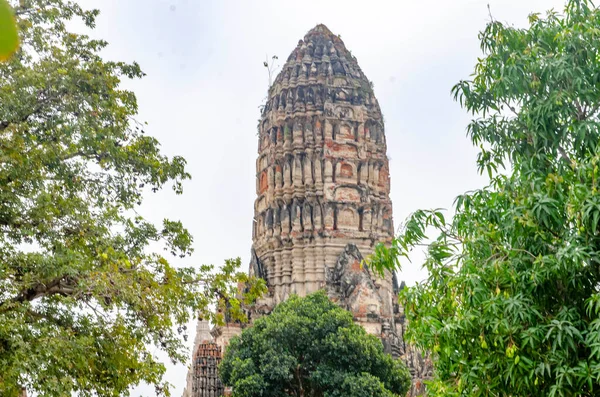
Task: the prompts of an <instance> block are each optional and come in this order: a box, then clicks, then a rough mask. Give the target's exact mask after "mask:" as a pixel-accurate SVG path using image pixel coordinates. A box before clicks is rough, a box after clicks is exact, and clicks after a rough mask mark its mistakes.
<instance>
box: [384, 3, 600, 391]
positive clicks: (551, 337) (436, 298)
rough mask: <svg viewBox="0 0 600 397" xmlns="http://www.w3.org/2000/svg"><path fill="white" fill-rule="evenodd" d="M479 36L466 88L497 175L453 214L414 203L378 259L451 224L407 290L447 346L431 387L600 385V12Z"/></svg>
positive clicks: (483, 157)
mask: <svg viewBox="0 0 600 397" xmlns="http://www.w3.org/2000/svg"><path fill="white" fill-rule="evenodd" d="M480 40H481V49H482V51H483V54H484V55H483V57H482V58H481V59H479V61H478V63H477V64H476V66H475V73H474V75H473V79H472V80H468V81H461V82H460V83H458V84H457V85H456V86H455V87H454V89H453V93H454V95H455V98H456V99H457V100H458V101H460V103H461V105H462V106H463V107H464V108H466V109H467V110H468V111H469V112H471V113H472V114H473V115H474V119H473V121H472V122H471V123H470V124H469V126H468V136H469V137H470V139H471V140H472V142H473V144H475V145H477V146H479V147H480V153H479V157H478V161H477V163H478V166H479V169H480V171H481V172H487V173H488V175H489V177H490V184H489V186H488V187H486V188H484V189H480V190H476V191H473V192H469V193H466V194H464V195H462V196H459V197H458V198H457V199H456V202H455V211H456V214H455V216H454V218H453V219H452V221H451V222H449V223H448V222H446V221H445V219H444V217H443V215H442V214H441V212H439V211H417V212H415V213H414V214H413V216H412V217H411V218H410V219H409V220H408V222H407V224H406V228H405V231H404V232H403V233H402V234H401V235H400V236H399V237H398V238H397V239H396V240H395V241H394V244H393V247H392V249H391V250H385V249H380V251H381V252H383V254H380V255H379V256H377V257H375V258H374V259H373V263H374V264H375V265H376V266H378V267H380V268H383V267H393V266H394V260H396V259H398V258H399V257H400V256H405V255H408V251H409V250H410V249H411V248H412V247H413V246H415V244H418V243H420V242H424V241H426V240H427V238H426V229H427V228H428V227H434V228H435V229H437V231H438V232H439V233H440V234H439V237H438V238H437V239H436V240H435V241H434V242H433V243H431V244H430V245H429V248H428V256H427V259H426V262H425V264H424V266H425V267H426V268H427V270H428V271H429V276H428V278H427V280H425V282H424V283H422V284H419V285H417V286H415V287H413V288H410V289H408V291H407V292H406V293H405V295H404V297H403V301H404V305H405V307H406V313H407V317H408V319H409V322H410V335H411V338H412V340H413V341H415V342H416V343H417V344H418V345H420V346H421V347H422V348H424V349H428V350H431V351H433V352H435V379H434V381H433V382H432V384H431V386H430V394H432V395H440V396H441V395H443V396H458V395H464V396H467V395H468V396H571V395H579V396H594V395H598V394H599V393H600V294H599V286H600V194H598V188H599V187H600V168H599V165H600V120H599V109H600V52H599V51H600V10H598V9H597V8H596V7H595V6H594V5H593V4H592V3H591V2H590V1H586V0H572V1H569V3H568V4H567V6H566V8H565V11H564V14H559V13H557V12H555V11H549V12H548V13H547V14H546V15H545V16H541V15H538V14H532V15H530V17H529V27H528V28H526V29H518V28H515V27H512V26H507V25H505V24H502V23H500V22H497V21H491V22H490V23H489V24H488V25H487V27H486V28H485V30H484V31H483V32H481V33H480ZM505 166H506V167H505Z"/></svg>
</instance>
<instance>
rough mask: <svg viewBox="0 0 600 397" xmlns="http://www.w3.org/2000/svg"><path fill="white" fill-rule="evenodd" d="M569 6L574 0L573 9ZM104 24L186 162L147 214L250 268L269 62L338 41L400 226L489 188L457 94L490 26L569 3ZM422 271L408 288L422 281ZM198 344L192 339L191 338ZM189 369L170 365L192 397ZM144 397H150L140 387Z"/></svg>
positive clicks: (266, 8)
mask: <svg viewBox="0 0 600 397" xmlns="http://www.w3.org/2000/svg"><path fill="white" fill-rule="evenodd" d="M565 1H566V0H565ZM80 3H82V5H84V6H86V7H96V8H99V9H100V10H101V11H102V13H101V15H100V17H99V19H98V27H97V30H96V32H95V33H93V36H94V37H99V38H103V39H106V40H107V41H108V42H109V43H110V47H109V48H108V49H107V50H106V52H105V55H106V58H108V59H112V60H123V61H134V60H135V61H137V62H139V63H140V64H141V66H142V69H143V70H144V71H145V72H146V73H147V74H148V76H147V77H146V78H144V79H143V80H141V81H137V82H135V83H128V84H127V87H128V88H131V89H133V90H134V91H135V93H136V94H137V97H138V100H139V105H140V119H141V120H145V121H147V122H148V123H149V127H148V128H147V132H148V133H149V134H151V135H153V136H155V137H157V138H158V139H159V140H160V142H161V143H162V146H163V149H164V152H165V153H166V154H169V155H174V154H178V155H182V156H184V157H185V158H186V159H187V161H188V171H189V172H190V173H191V174H192V180H191V181H189V182H187V183H186V184H185V191H184V194H183V195H182V196H175V195H174V194H173V193H172V192H171V191H170V190H169V189H167V190H166V191H165V192H163V193H159V194H156V195H150V196H149V197H148V198H147V200H146V202H145V204H144V207H143V212H144V213H145V214H146V215H147V216H148V217H149V218H151V219H154V220H155V221H157V222H160V221H162V219H163V218H165V217H167V218H170V219H180V220H182V221H183V222H184V224H185V225H186V226H187V228H188V229H189V230H190V231H191V233H192V234H193V236H194V240H195V253H194V255H193V257H192V258H191V259H190V260H189V261H186V264H187V265H191V266H198V265H200V264H202V263H207V264H208V263H213V264H221V263H223V260H224V259H225V258H230V257H237V256H240V257H242V260H243V263H244V264H247V263H248V262H249V256H250V255H249V254H250V245H251V225H252V216H253V203H254V198H255V159H256V155H257V137H256V131H257V130H256V126H257V120H258V118H259V116H260V114H259V109H258V107H259V105H260V104H261V103H262V101H263V99H264V98H265V96H266V92H267V84H268V75H267V71H266V69H265V68H264V67H263V65H262V63H263V61H264V60H265V56H266V55H267V54H268V55H269V56H271V55H277V56H279V58H280V61H281V62H280V64H283V63H284V61H285V59H287V56H288V55H289V53H290V52H291V51H292V50H293V49H294V48H295V46H296V44H297V42H298V40H300V39H301V38H303V37H304V34H305V33H306V32H307V31H308V30H310V29H311V28H313V27H314V26H315V25H316V24H318V23H324V24H326V25H327V26H328V27H329V28H330V29H331V31H333V32H334V33H336V34H340V35H341V38H342V40H343V41H344V42H345V44H346V46H347V48H348V49H349V50H351V51H352V54H354V55H355V56H356V57H357V59H358V62H359V64H360V66H361V68H362V70H363V71H364V72H365V74H366V75H367V77H368V78H369V79H370V80H371V81H373V82H374V84H375V94H376V96H377V98H378V100H379V103H380V105H381V108H382V111H383V114H384V117H385V122H386V134H387V142H388V155H389V157H390V158H391V161H390V174H391V178H392V191H391V198H392V201H393V204H394V219H395V225H396V226H398V225H399V224H400V223H401V222H402V220H403V219H405V218H406V216H407V215H408V214H410V213H411V212H412V211H414V210H416V209H418V208H439V207H442V208H450V207H451V204H452V201H453V199H454V197H456V196H457V195H458V194H461V193H463V192H464V191H466V190H470V189H474V188H477V187H480V186H482V185H483V184H484V183H485V179H484V178H482V177H480V176H479V175H478V174H477V170H476V165H475V156H476V150H475V149H474V148H472V146H471V143H470V142H469V141H468V139H467V138H466V136H465V128H466V125H467V123H468V122H469V120H470V117H469V116H468V115H467V113H466V112H465V111H463V110H462V109H461V108H460V107H459V105H458V104H457V103H455V102H453V100H452V98H451V96H450V89H451V87H452V86H453V85H454V84H455V83H457V82H458V81H459V80H460V79H465V78H468V76H469V75H470V74H471V73H472V71H473V66H474V65H475V62H476V59H477V57H478V56H479V55H480V51H479V42H478V39H477V34H478V32H479V31H480V30H481V29H482V28H483V27H484V26H485V23H486V22H487V21H488V20H489V15H488V9H487V6H486V5H487V4H488V3H489V4H490V6H491V11H492V14H493V16H494V18H495V19H496V20H500V21H503V22H504V21H505V22H509V23H511V24H514V25H516V26H526V21H527V19H526V18H527V15H528V14H529V13H530V12H532V11H545V10H547V9H549V8H552V7H556V8H557V9H559V10H562V7H563V5H564V1H562V0H429V1H419V0H413V1H407V0H394V1H391V0H390V1H378V0H370V1H364V0H363V1H354V0H335V1H334V0H303V1H289V0H265V1H258V0H252V1H250V0H237V1H233V0H231V1H230V0H102V1H98V0H81V1H80ZM418 257H419V255H417V260H415V261H414V263H413V264H406V265H405V267H404V269H403V271H402V273H401V275H400V279H401V280H405V281H406V282H407V283H408V284H409V285H410V284H414V282H416V281H419V280H421V279H423V277H424V274H423V273H422V271H421V270H420V265H419V263H418ZM190 339H191V340H193V337H191V338H190ZM186 372H187V369H186V368H185V367H184V366H172V365H171V366H169V369H168V373H167V379H168V380H169V381H170V382H171V383H172V384H174V385H175V389H174V390H173V395H174V396H180V395H181V392H182V390H183V387H184V385H185V375H186ZM132 395H134V396H141V395H143V396H152V395H154V390H153V388H152V387H148V386H140V387H138V388H136V389H135V390H134V392H133V393H132Z"/></svg>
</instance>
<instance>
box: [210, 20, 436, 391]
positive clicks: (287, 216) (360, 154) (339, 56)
mask: <svg viewBox="0 0 600 397" xmlns="http://www.w3.org/2000/svg"><path fill="white" fill-rule="evenodd" d="M258 137H259V139H258V140H259V143H258V159H257V161H256V194H257V198H256V201H255V204H254V221H253V230H252V240H253V245H252V260H251V264H250V273H251V274H252V275H255V276H258V277H261V278H263V279H264V280H266V282H267V285H268V288H269V293H268V296H267V297H265V298H264V299H262V300H261V301H260V302H259V303H258V304H257V306H256V307H255V308H254V309H253V311H252V313H251V317H254V318H256V317H258V316H261V315H268V313H270V312H271V310H272V309H273V308H274V306H275V305H276V304H277V303H279V302H281V301H283V300H285V299H287V298H288V297H289V296H290V294H298V295H301V296H303V295H306V294H309V293H311V292H315V291H317V290H319V289H326V290H327V292H328V294H329V296H330V297H331V299H332V300H334V301H336V302H338V304H340V305H341V306H342V307H344V308H346V309H348V310H350V311H351V312H352V313H353V314H354V318H355V321H357V322H358V323H360V324H361V325H362V326H363V327H365V329H366V330H367V331H368V332H370V333H373V334H375V335H378V336H380V337H381V338H382V340H383V342H384V346H385V348H386V350H387V351H388V352H389V353H390V354H392V355H393V356H395V357H401V358H402V359H403V360H404V361H405V362H406V363H407V365H408V366H409V368H410V370H411V373H412V375H413V390H412V392H411V394H413V395H414V394H417V393H419V392H420V391H421V390H422V384H421V379H422V378H423V377H426V376H427V375H428V371H429V370H428V367H429V366H428V365H426V363H425V361H424V359H423V358H422V357H421V355H419V354H417V353H416V352H415V351H414V350H413V349H412V348H411V347H410V346H407V345H406V344H405V343H404V340H403V335H404V315H403V312H402V308H401V307H399V306H398V304H397V301H398V299H397V293H398V283H397V280H396V277H395V275H394V274H392V273H388V274H387V275H386V277H383V278H380V277H376V276H375V275H373V274H372V273H370V272H369V270H368V268H366V267H364V266H361V262H362V260H363V258H364V256H366V255H368V254H371V253H372V251H373V249H374V248H375V245H376V244H378V243H387V242H390V241H391V239H392V237H393V233H394V227H393V221H392V203H391V200H390V197H389V193H390V177H389V167H388V158H387V154H386V150H387V148H386V141H385V134H384V124H383V116H382V114H381V110H380V108H379V104H378V103H377V99H376V98H375V95H374V93H373V87H372V84H371V83H370V82H369V80H368V79H367V78H366V76H365V75H364V73H363V72H362V70H361V69H360V67H359V66H358V63H357V60H356V58H355V57H354V56H353V55H352V54H351V53H350V51H348V50H347V49H346V47H345V45H344V43H343V42H342V40H341V39H340V38H339V37H338V36H336V35H334V34H333V33H332V32H331V31H329V29H328V28H327V27H326V26H324V25H318V26H316V27H315V28H314V29H312V30H311V31H309V32H308V33H307V34H306V36H305V37H304V40H300V42H299V43H298V45H297V47H296V49H295V50H294V51H293V52H292V53H291V54H290V56H289V57H288V59H287V61H286V63H285V64H284V65H283V67H282V69H281V71H280V73H279V75H278V76H277V77H276V79H275V81H274V82H273V84H272V86H271V87H270V88H269V94H268V99H267V102H266V104H265V106H264V108H263V111H262V115H261V119H260V124H259V126H258ZM239 331H240V329H239V328H236V327H235V326H231V327H219V328H216V329H214V330H213V331H212V335H213V336H214V337H215V340H216V342H217V343H218V344H220V345H223V346H226V345H227V344H228V340H229V338H230V337H231V336H232V335H234V334H237V333H239Z"/></svg>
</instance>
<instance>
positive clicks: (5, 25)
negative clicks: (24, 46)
mask: <svg viewBox="0 0 600 397" xmlns="http://www.w3.org/2000/svg"><path fill="white" fill-rule="evenodd" d="M17 48H19V34H18V33H17V24H16V22H15V17H14V15H13V11H12V9H11V8H10V6H9V5H8V3H7V2H6V0H0V62H1V61H5V60H7V59H8V58H10V56H11V55H12V54H13V53H14V52H15V51H16V50H17Z"/></svg>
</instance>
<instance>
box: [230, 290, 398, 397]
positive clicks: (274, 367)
mask: <svg viewBox="0 0 600 397" xmlns="http://www.w3.org/2000/svg"><path fill="white" fill-rule="evenodd" d="M220 374H221V378H222V379H223V382H224V383H225V384H226V385H230V386H232V387H233V396H234V397H254V396H265V397H269V396H273V397H275V396H279V397H281V396H305V397H310V396H313V397H317V396H324V397H327V396H329V397H336V396H337V397H362V396H364V397H367V396H369V397H373V396H390V397H391V396H399V395H404V394H406V392H407V390H408V388H409V386H410V377H409V374H408V371H407V369H406V367H405V366H404V364H402V362H401V361H399V360H394V359H393V358H392V357H391V356H390V355H388V354H385V353H384V352H383V345H382V343H381V341H380V340H379V339H378V338H377V337H376V336H373V335H369V334H367V333H366V331H365V330H364V329H363V328H362V327H361V326H360V325H357V324H355V323H354V322H353V319H352V314H351V313H350V312H348V311H346V310H344V309H342V308H340V307H338V306H337V305H335V304H334V303H332V302H331V301H330V300H329V299H328V297H327V295H326V294H325V293H324V292H322V291H320V292H317V293H314V294H312V295H309V296H307V297H305V298H300V297H298V296H292V297H290V298H289V299H288V300H287V301H285V302H283V303H281V304H279V305H278V306H277V307H276V308H275V309H274V310H273V313H271V314H270V315H269V316H266V317H262V318H259V319H258V320H256V321H255V322H254V324H253V326H252V327H250V328H247V329H245V330H244V331H243V332H242V334H241V336H240V337H236V338H233V339H232V340H231V344H230V345H229V347H228V348H227V350H226V352H225V357H224V358H223V362H222V364H221V366H220Z"/></svg>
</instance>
